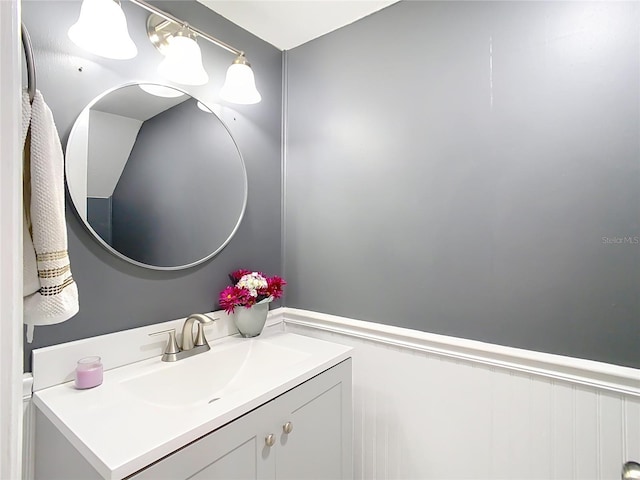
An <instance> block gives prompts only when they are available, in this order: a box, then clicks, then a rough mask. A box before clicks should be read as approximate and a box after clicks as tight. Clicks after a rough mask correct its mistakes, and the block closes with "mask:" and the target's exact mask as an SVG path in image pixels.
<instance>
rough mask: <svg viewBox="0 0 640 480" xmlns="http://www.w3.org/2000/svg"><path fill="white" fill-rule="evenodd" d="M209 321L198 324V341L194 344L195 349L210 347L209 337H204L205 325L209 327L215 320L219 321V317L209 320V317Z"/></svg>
mask: <svg viewBox="0 0 640 480" xmlns="http://www.w3.org/2000/svg"><path fill="white" fill-rule="evenodd" d="M207 319H208V321H206V322H203V321H200V322H198V329H197V330H196V339H195V341H194V342H193V346H194V347H201V346H202V345H209V342H207V337H205V336H204V328H203V327H204V325H209V324H211V323H213V322H214V320H218V317H216V318H209V317H207Z"/></svg>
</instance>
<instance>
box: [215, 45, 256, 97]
mask: <svg viewBox="0 0 640 480" xmlns="http://www.w3.org/2000/svg"><path fill="white" fill-rule="evenodd" d="M220 98H222V99H223V100H226V101H227V102H231V103H238V104H240V105H251V104H253V103H258V102H259V101H260V100H262V96H261V95H260V93H259V92H258V90H257V89H256V80H255V77H254V76H253V70H251V65H249V63H248V62H247V60H246V58H245V57H244V56H243V55H240V56H239V57H238V58H236V59H235V60H234V62H233V64H232V65H231V66H230V67H229V69H228V70H227V78H226V79H225V82H224V85H223V86H222V90H220Z"/></svg>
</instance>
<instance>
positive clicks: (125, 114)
mask: <svg viewBox="0 0 640 480" xmlns="http://www.w3.org/2000/svg"><path fill="white" fill-rule="evenodd" d="M65 156H66V161H65V173H66V178H67V188H68V190H69V194H70V196H71V200H72V203H73V205H74V207H75V210H76V212H77V213H78V216H79V217H80V218H81V219H82V222H83V223H84V225H85V226H86V227H87V229H88V230H89V231H90V232H91V233H92V234H93V236H94V237H95V239H96V240H97V241H98V242H99V243H100V244H101V245H103V246H104V247H105V248H107V249H108V250H109V251H110V252H112V253H114V254H115V255H117V256H118V257H120V258H123V259H125V260H127V261H129V262H131V263H134V264H136V265H139V266H142V267H146V268H152V269H156V270H178V269H183V268H188V267H192V266H194V265H197V264H199V263H202V262H204V261H205V260H208V259H209V258H211V257H212V256H214V255H215V254H216V253H218V252H219V251H220V250H222V248H224V246H225V245H226V244H227V243H229V241H230V240H231V238H232V237H233V235H234V233H235V232H236V230H237V229H238V226H239V225H240V221H241V220H242V216H243V215H244V211H245V208H246V204H247V172H246V169H245V166H244V161H243V159H242V155H241V154H240V150H239V149H238V146H237V145H236V142H235V140H234V139H233V137H232V136H231V133H230V132H229V129H228V128H227V127H226V125H225V124H224V123H223V122H222V120H220V118H218V116H216V115H215V114H214V113H213V112H212V110H211V108H209V107H208V106H206V105H204V104H203V103H201V102H198V100H197V99H195V98H192V97H190V96H189V95H188V94H186V93H185V92H183V91H181V90H178V89H175V88H173V87H168V86H164V85H153V84H141V83H136V84H128V85H124V86H121V87H117V88H114V89H111V90H108V91H106V92H104V93H103V94H101V95H100V96H98V97H97V98H95V99H94V100H93V101H92V102H91V103H90V104H89V105H88V106H87V107H86V108H85V109H84V110H83V111H82V113H81V114H80V116H79V117H78V119H77V120H76V122H75V124H74V126H73V129H72V130H71V134H70V135H69V141H68V143H67V150H66V155H65Z"/></svg>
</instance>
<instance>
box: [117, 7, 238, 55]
mask: <svg viewBox="0 0 640 480" xmlns="http://www.w3.org/2000/svg"><path fill="white" fill-rule="evenodd" d="M129 1H130V2H131V3H134V4H136V5H138V6H140V7H142V8H144V9H145V10H148V11H149V12H151V13H155V14H156V15H158V16H159V17H162V18H164V19H165V20H167V21H169V22H172V23H176V24H178V25H180V26H182V27H184V28H187V29H189V30H191V31H192V32H193V33H195V34H196V35H197V36H199V37H202V38H204V39H205V40H208V41H210V42H211V43H213V44H214V45H217V46H218V47H220V48H224V49H225V50H227V51H228V52H231V53H233V54H235V55H238V56H244V52H243V51H242V50H238V49H237V48H235V47H232V46H231V45H229V44H228V43H225V42H223V41H222V40H218V39H217V38H216V37H213V36H211V35H209V34H208V33H206V32H203V31H202V30H200V29H199V28H196V27H194V26H192V25H189V24H188V23H187V22H183V21H182V20H180V19H179V18H177V17H174V16H173V15H171V14H170V13H167V12H164V11H162V10H160V9H159V8H157V7H154V6H153V5H151V4H150V3H147V2H145V1H144V0H129ZM162 26H163V25H162V24H160V25H159V26H158V27H162ZM158 29H160V28H158Z"/></svg>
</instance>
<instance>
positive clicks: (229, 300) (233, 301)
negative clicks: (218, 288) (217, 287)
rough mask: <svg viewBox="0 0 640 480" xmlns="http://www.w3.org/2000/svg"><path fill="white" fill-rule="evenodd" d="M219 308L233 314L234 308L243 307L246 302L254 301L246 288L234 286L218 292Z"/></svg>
mask: <svg viewBox="0 0 640 480" xmlns="http://www.w3.org/2000/svg"><path fill="white" fill-rule="evenodd" d="M218 300H219V302H220V306H221V307H222V308H224V310H225V312H227V313H233V311H234V310H235V307H237V306H240V305H244V304H246V303H248V302H252V301H253V303H255V299H254V298H253V297H252V296H251V294H250V293H249V290H247V289H246V288H238V287H235V286H231V287H227V288H225V289H224V290H223V291H222V292H220V298H219V299H218Z"/></svg>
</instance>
